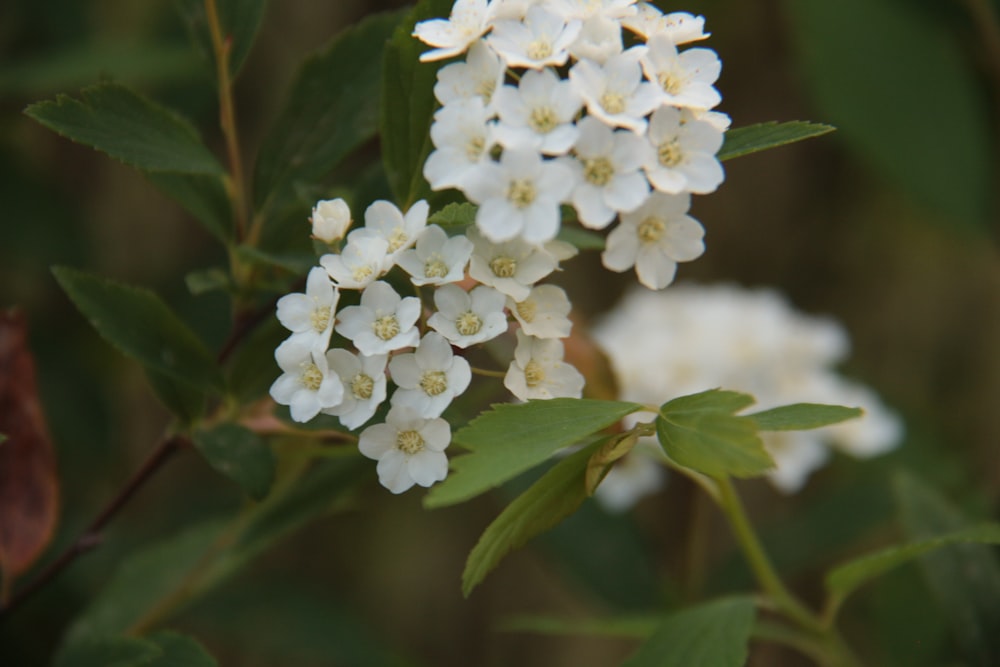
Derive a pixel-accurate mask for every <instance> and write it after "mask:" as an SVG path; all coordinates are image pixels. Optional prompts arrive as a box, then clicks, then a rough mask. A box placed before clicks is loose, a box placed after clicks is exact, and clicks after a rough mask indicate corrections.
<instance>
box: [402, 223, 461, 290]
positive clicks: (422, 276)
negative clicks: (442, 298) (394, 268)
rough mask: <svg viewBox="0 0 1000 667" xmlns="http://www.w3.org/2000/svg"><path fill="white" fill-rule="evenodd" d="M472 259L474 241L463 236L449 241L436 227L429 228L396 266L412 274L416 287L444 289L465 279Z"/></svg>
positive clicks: (454, 237) (411, 279) (411, 277)
mask: <svg viewBox="0 0 1000 667" xmlns="http://www.w3.org/2000/svg"><path fill="white" fill-rule="evenodd" d="M471 255H472V241H470V240H469V239H467V238H466V237H464V236H461V235H459V236H452V237H449V236H448V234H446V233H445V231H444V230H443V229H441V228H440V227H438V226H437V225H430V226H428V227H427V228H426V229H425V230H424V231H423V232H422V233H421V234H420V236H419V237H417V243H416V245H415V246H414V247H413V248H410V249H409V250H404V251H403V252H402V253H401V254H400V255H399V259H398V260H397V261H396V263H397V264H399V265H400V266H401V267H403V269H404V270H405V271H406V272H407V273H409V274H410V282H412V283H413V284H414V285H444V284H445V283H457V282H458V281H460V280H462V279H463V278H464V277H465V267H466V265H467V264H468V263H469V257H470V256H471Z"/></svg>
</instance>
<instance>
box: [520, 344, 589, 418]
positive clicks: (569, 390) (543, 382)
mask: <svg viewBox="0 0 1000 667" xmlns="http://www.w3.org/2000/svg"><path fill="white" fill-rule="evenodd" d="M583 384H584V380H583V375H581V374H580V371H578V370H576V369H575V368H573V367H572V366H571V365H569V364H567V363H566V362H565V361H563V345H562V342H560V341H559V340H557V339H554V338H545V339H543V338H532V337H531V336H529V335H527V334H526V333H524V332H523V331H520V330H519V331H518V332H517V347H516V348H514V361H512V362H510V367H509V368H508V369H507V375H506V377H504V380H503V386H505V387H507V389H509V390H510V392H511V393H512V394H514V396H517V397H518V398H519V399H521V400H522V401H527V400H528V399H532V398H541V399H550V398H558V397H568V398H580V396H582V395H583Z"/></svg>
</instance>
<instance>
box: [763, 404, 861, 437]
mask: <svg viewBox="0 0 1000 667" xmlns="http://www.w3.org/2000/svg"><path fill="white" fill-rule="evenodd" d="M862 414H863V411H862V410H861V409H860V408H846V407H844V406H842V405H821V404H818V403H795V404H794V405H783V406H781V407H779V408H773V409H771V410H763V411H762V412H754V413H753V414H749V415H747V417H750V418H751V419H753V420H754V421H755V422H757V428H758V429H760V430H761V431H808V430H810V429H814V428H822V427H823V426H830V425H831V424H838V423H840V422H842V421H847V420H848V419H854V418H856V417H860V416H861V415H862Z"/></svg>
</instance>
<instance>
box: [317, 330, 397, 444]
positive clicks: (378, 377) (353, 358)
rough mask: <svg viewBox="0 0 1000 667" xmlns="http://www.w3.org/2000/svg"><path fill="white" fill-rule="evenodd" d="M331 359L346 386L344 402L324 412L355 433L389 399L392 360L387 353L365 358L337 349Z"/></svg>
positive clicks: (332, 367)
mask: <svg viewBox="0 0 1000 667" xmlns="http://www.w3.org/2000/svg"><path fill="white" fill-rule="evenodd" d="M327 359H328V360H329V363H330V368H331V369H332V370H333V371H334V372H335V373H337V375H338V376H339V377H340V381H341V383H343V385H344V400H343V401H341V402H340V404H339V405H335V406H333V407H331V408H326V409H324V410H323V413H324V414H328V415H333V416H334V417H337V418H338V419H340V423H341V424H343V425H344V426H346V427H347V428H349V429H351V430H353V429H356V428H358V427H359V426H361V425H362V424H364V423H365V422H366V421H368V420H369V419H371V418H372V415H374V414H375V410H376V409H377V408H378V406H379V405H381V404H382V401H384V400H385V396H386V378H385V365H386V361H387V360H388V357H387V356H386V355H384V354H375V355H372V356H370V357H365V356H361V355H354V354H351V353H350V352H348V351H347V350H339V349H337V350H330V351H329V352H328V353H327Z"/></svg>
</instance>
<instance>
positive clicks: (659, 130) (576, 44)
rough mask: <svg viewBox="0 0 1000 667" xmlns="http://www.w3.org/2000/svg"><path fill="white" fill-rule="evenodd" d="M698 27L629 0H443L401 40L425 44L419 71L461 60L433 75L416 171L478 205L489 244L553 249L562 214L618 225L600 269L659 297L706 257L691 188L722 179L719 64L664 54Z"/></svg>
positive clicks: (710, 56) (692, 54)
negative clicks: (569, 210)
mask: <svg viewBox="0 0 1000 667" xmlns="http://www.w3.org/2000/svg"><path fill="white" fill-rule="evenodd" d="M704 24H705V20H704V19H703V18H702V17H696V16H693V15H691V14H687V13H683V12H678V13H673V14H663V13H662V12H660V11H659V10H658V9H656V8H655V7H654V6H653V5H651V4H649V3H646V2H636V1H635V0H491V1H488V0H457V1H456V2H455V4H454V6H453V9H452V12H451V16H450V17H449V18H448V19H434V20H429V21H423V22H421V23H418V24H417V26H416V29H415V30H414V33H413V34H414V36H415V37H417V38H418V39H420V40H422V41H423V42H425V43H426V44H428V45H430V46H432V47H435V48H433V49H432V50H430V51H427V52H426V53H424V54H423V56H422V57H421V60H424V61H430V60H439V59H444V58H451V57H453V56H459V55H462V54H465V59H464V60H463V61H459V62H454V63H451V64H449V65H446V66H444V67H442V68H441V69H440V70H439V72H438V77H437V85H436V86H435V88H434V94H435V96H436V97H437V99H438V101H439V102H440V103H441V104H442V107H441V108H440V109H439V110H438V112H437V113H436V115H435V117H434V123H433V125H432V127H431V139H432V141H433V144H434V151H433V152H432V153H431V154H430V156H429V157H428V159H427V162H426V163H425V165H424V176H425V177H426V178H427V181H428V182H429V183H430V184H431V187H432V188H433V189H435V190H441V189H447V188H457V189H459V190H461V191H462V192H463V193H464V194H465V196H466V197H467V198H468V199H469V200H470V201H471V202H474V203H476V204H478V206H479V209H478V211H477V215H476V226H477V227H478V229H479V231H480V233H481V235H482V237H483V239H484V241H485V242H488V243H506V242H511V241H520V242H523V243H527V244H530V245H534V246H538V245H540V244H544V243H546V242H548V241H551V240H552V239H554V238H555V236H556V234H557V233H558V232H559V228H560V222H561V221H560V206H561V205H563V204H566V205H570V206H572V207H573V209H575V211H576V215H577V218H578V219H579V222H580V223H581V224H582V225H583V226H584V227H587V228H590V229H597V230H601V229H606V228H608V227H609V226H610V225H611V224H612V223H613V222H614V221H615V220H616V219H617V220H618V221H619V225H618V226H617V227H616V228H614V229H613V230H612V231H611V232H610V234H609V235H608V238H607V243H606V248H605V250H604V253H603V255H602V260H603V262H604V265H605V267H607V268H609V269H611V270H613V271H618V272H622V271H627V270H629V269H631V268H632V267H635V271H636V273H637V275H638V278H639V281H640V282H641V283H642V284H643V285H645V286H647V287H649V288H651V289H662V288H664V287H666V286H667V285H669V284H670V282H671V281H672V280H673V277H674V273H675V271H676V268H677V262H683V261H690V260H693V259H695V258H697V257H699V256H700V255H701V254H702V252H703V251H704V245H703V243H702V238H703V236H704V229H703V228H702V226H701V224H700V223H698V221H696V220H695V219H694V218H691V217H690V216H688V215H687V211H688V208H689V207H690V195H691V193H695V194H704V193H709V192H712V191H714V190H715V189H716V188H717V187H718V186H719V184H720V183H722V180H723V171H722V166H721V164H720V163H719V161H718V159H717V158H716V153H717V152H718V151H719V149H720V148H721V146H722V143H723V133H724V131H725V130H726V129H727V128H728V127H729V117H728V116H726V115H725V114H722V113H719V112H716V111H712V109H713V108H714V107H715V106H717V105H718V104H719V102H720V101H721V96H720V95H719V93H718V91H717V90H716V89H715V87H714V83H715V81H716V79H717V78H718V77H719V73H720V71H721V63H720V61H719V59H718V56H717V55H716V54H715V52H714V51H712V50H711V49H705V48H687V49H684V50H682V51H679V50H678V46H682V45H686V44H689V43H691V42H696V41H699V40H702V39H705V38H706V37H708V35H707V34H706V33H705V32H704Z"/></svg>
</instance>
